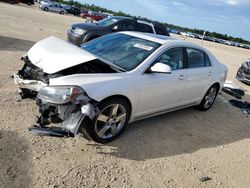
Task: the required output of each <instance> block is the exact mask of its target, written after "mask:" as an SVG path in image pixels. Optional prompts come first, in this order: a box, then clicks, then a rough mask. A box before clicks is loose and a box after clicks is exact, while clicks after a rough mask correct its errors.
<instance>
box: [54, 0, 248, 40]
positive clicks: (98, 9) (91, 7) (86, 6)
mask: <svg viewBox="0 0 250 188" xmlns="http://www.w3.org/2000/svg"><path fill="white" fill-rule="evenodd" d="M54 1H56V2H59V3H63V4H67V5H71V6H76V7H79V8H81V9H87V10H92V11H95V12H106V13H110V14H113V15H114V16H127V17H132V18H135V19H141V20H145V21H150V22H156V21H152V20H149V19H147V18H145V17H141V16H132V15H130V14H127V13H124V12H122V11H118V12H116V11H112V10H109V9H106V8H103V7H100V6H96V5H94V4H91V5H90V4H81V3H79V2H77V1H73V0H70V1H64V0H54ZM158 23H161V24H163V25H165V26H166V27H168V28H171V29H177V30H179V31H184V32H191V33H196V34H200V35H203V33H204V30H202V29H196V28H194V29H191V28H187V27H181V26H177V25H173V24H168V23H162V22H158ZM206 36H209V37H214V38H218V39H224V40H228V41H233V42H238V43H243V44H248V45H250V41H247V40H245V39H242V38H239V37H232V36H228V35H227V34H221V33H217V32H210V31H206Z"/></svg>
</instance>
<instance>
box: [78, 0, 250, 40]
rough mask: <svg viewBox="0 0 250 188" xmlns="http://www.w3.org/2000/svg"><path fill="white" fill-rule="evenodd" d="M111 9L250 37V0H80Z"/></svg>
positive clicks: (181, 24) (186, 25)
mask: <svg viewBox="0 0 250 188" xmlns="http://www.w3.org/2000/svg"><path fill="white" fill-rule="evenodd" d="M78 1H80V2H82V3H88V4H95V5H98V6H101V7H105V8H108V9H111V10H115V11H119V10H121V11H122V12H125V13H129V14H131V15H135V16H143V17H147V18H150V19H153V20H157V21H161V22H167V23H171V24H175V25H180V26H185V27H189V28H198V29H205V30H208V31H216V32H219V33H222V34H228V35H232V36H234V37H242V38H244V39H247V40H249V41H250V0H78Z"/></svg>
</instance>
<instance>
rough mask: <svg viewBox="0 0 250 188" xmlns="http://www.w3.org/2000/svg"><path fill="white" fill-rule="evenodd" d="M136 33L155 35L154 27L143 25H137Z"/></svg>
mask: <svg viewBox="0 0 250 188" xmlns="http://www.w3.org/2000/svg"><path fill="white" fill-rule="evenodd" d="M136 31H140V32H145V33H154V31H153V29H152V27H151V26H150V25H147V24H143V23H136Z"/></svg>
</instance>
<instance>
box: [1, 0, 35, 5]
mask: <svg viewBox="0 0 250 188" xmlns="http://www.w3.org/2000/svg"><path fill="white" fill-rule="evenodd" d="M1 1H2V2H7V3H10V4H18V3H25V4H27V5H34V4H35V2H34V0H1Z"/></svg>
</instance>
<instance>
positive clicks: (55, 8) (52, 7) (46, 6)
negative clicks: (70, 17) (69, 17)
mask: <svg viewBox="0 0 250 188" xmlns="http://www.w3.org/2000/svg"><path fill="white" fill-rule="evenodd" d="M40 8H41V9H42V10H44V11H51V12H57V13H59V14H67V11H66V10H65V9H64V8H63V7H62V6H61V5H60V4H55V3H50V2H48V3H43V4H41V5H40Z"/></svg>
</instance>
